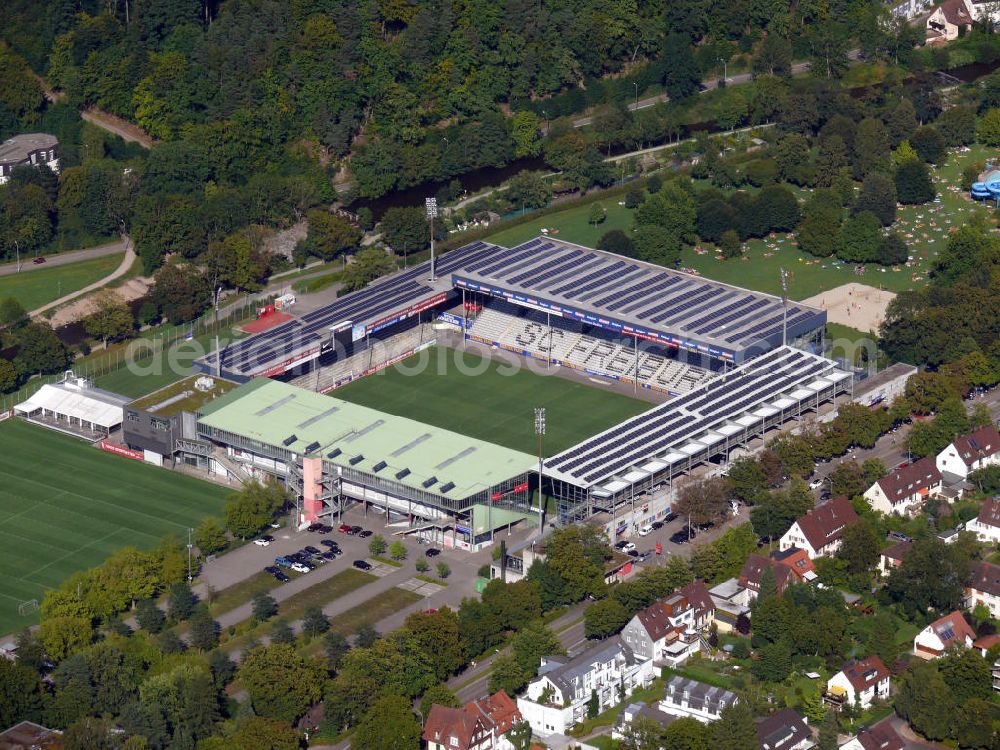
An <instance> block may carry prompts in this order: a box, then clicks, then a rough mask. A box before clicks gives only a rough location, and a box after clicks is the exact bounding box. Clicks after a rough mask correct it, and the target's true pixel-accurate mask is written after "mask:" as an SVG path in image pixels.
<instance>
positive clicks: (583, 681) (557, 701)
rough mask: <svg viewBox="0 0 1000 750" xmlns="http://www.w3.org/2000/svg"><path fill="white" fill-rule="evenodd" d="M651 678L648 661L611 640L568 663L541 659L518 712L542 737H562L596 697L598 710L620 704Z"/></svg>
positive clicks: (553, 658)
mask: <svg viewBox="0 0 1000 750" xmlns="http://www.w3.org/2000/svg"><path fill="white" fill-rule="evenodd" d="M655 678H656V670H655V669H654V667H653V661H652V660H651V659H640V658H637V657H636V656H635V654H634V653H633V652H632V649H631V648H629V646H628V645H627V644H625V643H623V642H622V640H621V638H611V639H608V640H607V641H604V642H603V643H599V644H597V645H596V646H594V647H593V648H590V649H587V650H586V651H584V652H583V653H581V654H579V655H578V656H575V657H573V658H572V659H570V658H567V657H565V656H544V657H542V663H541V667H540V668H539V677H538V678H537V679H536V680H534V681H533V682H531V683H529V684H528V688H527V690H526V691H525V694H524V696H523V697H521V698H518V699H517V707H518V710H519V711H520V712H521V716H523V717H524V720H525V721H527V722H528V723H529V724H530V725H531V729H532V731H533V732H534V733H535V734H537V735H539V736H540V737H544V736H547V735H553V734H565V733H566V731H567V730H568V729H569V728H570V727H572V726H573V725H574V724H576V723H578V722H580V721H582V720H583V719H585V718H586V717H587V704H588V702H589V701H590V700H591V696H592V695H595V694H596V695H597V700H598V704H599V710H600V711H605V710H607V709H608V708H611V707H612V706H614V705H617V704H618V703H620V702H621V700H622V696H621V695H620V691H621V690H622V689H624V691H625V695H626V696H628V695H631V694H632V691H633V690H635V689H636V688H637V687H648V686H649V684H650V683H652V682H653V680H654V679H655Z"/></svg>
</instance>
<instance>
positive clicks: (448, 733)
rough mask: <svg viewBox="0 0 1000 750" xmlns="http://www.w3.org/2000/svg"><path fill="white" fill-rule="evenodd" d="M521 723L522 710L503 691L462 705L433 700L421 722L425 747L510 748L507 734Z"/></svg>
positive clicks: (439, 749)
mask: <svg viewBox="0 0 1000 750" xmlns="http://www.w3.org/2000/svg"><path fill="white" fill-rule="evenodd" d="M520 722H521V712H520V711H518V710H517V705H516V704H515V703H514V701H513V700H512V699H511V697H510V696H509V695H507V693H506V692H504V691H503V690H501V691H500V692H499V693H496V694H494V695H491V696H488V697H486V698H480V699H479V700H477V701H473V702H472V703H466V704H465V705H464V706H462V707H461V708H448V707H447V706H441V705H438V704H437V703H435V704H434V705H433V706H431V710H430V711H429V712H428V714H427V721H426V723H425V724H424V734H423V738H424V741H425V742H426V743H427V750H513V745H512V744H511V742H510V740H508V739H507V737H506V733H507V732H509V731H510V728H511V727H512V726H513V725H514V724H518V723H520Z"/></svg>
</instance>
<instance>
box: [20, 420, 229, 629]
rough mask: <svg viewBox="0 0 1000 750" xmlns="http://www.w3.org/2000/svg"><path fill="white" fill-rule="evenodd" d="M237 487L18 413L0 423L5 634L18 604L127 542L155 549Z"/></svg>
mask: <svg viewBox="0 0 1000 750" xmlns="http://www.w3.org/2000/svg"><path fill="white" fill-rule="evenodd" d="M229 493H230V490H228V489H226V488H225V487H218V486H216V485H213V484H210V483H208V482H202V481H200V480H198V479H195V478H192V477H188V476H184V475H181V474H176V473H173V472H168V471H166V470H165V469H159V468H156V467H154V466H149V465H147V464H143V463H141V462H139V461H136V460H134V459H130V458H122V457H120V456H113V455H111V454H109V453H104V452H102V451H99V450H98V449H96V448H93V447H91V446H90V445H88V444H87V443H84V442H82V441H80V440H77V439H75V438H72V437H69V436H67V435H62V434H59V433H57V432H53V431H51V430H47V429H45V428H43V427H37V426H35V425H31V424H27V423H25V422H22V421H21V420H19V419H8V420H6V421H5V422H2V423H0V571H2V573H3V575H2V576H0V633H9V632H11V631H13V630H17V629H19V628H21V627H23V626H25V625H31V624H33V623H35V622H37V621H38V615H37V614H34V615H31V616H22V615H20V614H18V605H20V604H21V603H22V602H25V601H28V600H30V599H37V600H38V601H39V602H41V600H42V597H43V596H44V594H45V591H46V590H47V589H49V588H55V587H57V586H59V584H60V583H62V582H63V581H64V580H65V579H66V578H68V577H69V576H70V575H71V574H72V573H75V572H76V571H78V570H85V569H87V568H92V567H94V566H95V565H98V564H100V563H101V562H103V561H104V560H105V559H106V558H107V557H108V556H110V555H111V554H112V553H114V552H116V551H117V550H119V549H121V548H122V547H125V546H128V545H135V546H137V547H140V548H150V547H154V546H156V544H157V543H159V541H160V540H161V539H162V538H163V537H164V536H166V535H168V534H174V535H175V536H177V538H178V539H180V540H182V542H184V543H186V541H187V530H188V528H193V527H195V526H197V525H198V522H199V521H200V520H201V519H202V518H204V517H205V516H207V515H218V514H219V513H220V511H221V508H222V504H223V503H224V501H225V498H226V496H227V495H228V494H229Z"/></svg>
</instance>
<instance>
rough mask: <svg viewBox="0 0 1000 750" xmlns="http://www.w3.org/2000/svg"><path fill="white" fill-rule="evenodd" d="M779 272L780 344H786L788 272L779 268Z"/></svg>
mask: <svg viewBox="0 0 1000 750" xmlns="http://www.w3.org/2000/svg"><path fill="white" fill-rule="evenodd" d="M778 271H779V272H780V274H781V345H782V346H788V273H786V271H785V269H784V268H779V269H778Z"/></svg>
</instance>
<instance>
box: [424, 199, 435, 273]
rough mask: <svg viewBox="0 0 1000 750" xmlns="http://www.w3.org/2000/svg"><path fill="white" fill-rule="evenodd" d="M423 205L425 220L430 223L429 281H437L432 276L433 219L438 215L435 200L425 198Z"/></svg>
mask: <svg viewBox="0 0 1000 750" xmlns="http://www.w3.org/2000/svg"><path fill="white" fill-rule="evenodd" d="M424 204H425V205H426V206H427V218H428V219H429V220H430V222H431V281H437V277H436V276H435V275H434V219H435V218H437V215H438V202H437V198H427V199H426V200H424Z"/></svg>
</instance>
